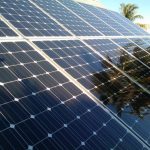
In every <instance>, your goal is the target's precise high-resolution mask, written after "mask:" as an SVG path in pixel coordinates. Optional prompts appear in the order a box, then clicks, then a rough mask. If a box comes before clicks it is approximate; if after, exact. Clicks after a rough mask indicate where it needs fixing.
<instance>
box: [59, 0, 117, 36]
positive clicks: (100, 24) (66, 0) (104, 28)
mask: <svg viewBox="0 0 150 150" xmlns="http://www.w3.org/2000/svg"><path fill="white" fill-rule="evenodd" d="M60 2H61V3H62V4H64V5H65V6H66V7H68V8H69V9H70V10H72V11H73V12H75V13H76V14H77V15H78V16H80V17H81V18H83V19H84V20H85V21H86V22H88V23H90V24H91V25H92V26H93V27H94V28H96V29H97V30H98V31H100V32H101V33H103V34H104V35H113V36H115V35H120V33H118V32H116V31H115V30H114V29H113V28H111V27H110V26H108V25H107V24H106V23H105V22H104V21H102V20H101V19H100V18H98V17H96V16H95V15H93V14H92V13H90V12H89V11H87V10H86V9H84V8H83V7H81V6H80V5H79V4H78V3H76V2H74V1H70V0H60Z"/></svg>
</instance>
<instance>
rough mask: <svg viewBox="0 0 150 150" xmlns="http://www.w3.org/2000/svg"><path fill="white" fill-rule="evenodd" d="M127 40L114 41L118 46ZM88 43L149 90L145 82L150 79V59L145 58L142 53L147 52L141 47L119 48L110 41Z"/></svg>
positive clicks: (101, 40)
mask: <svg viewBox="0 0 150 150" xmlns="http://www.w3.org/2000/svg"><path fill="white" fill-rule="evenodd" d="M126 40H127V39H113V41H115V42H116V43H117V44H120V43H121V41H126ZM119 41H120V43H119ZM127 41H128V40H127ZM86 42H87V43H88V44H89V45H90V46H92V47H93V48H94V49H95V50H96V51H97V52H98V53H100V54H101V55H102V56H104V57H105V58H107V59H108V60H109V61H110V62H111V63H112V64H114V65H115V66H117V67H118V68H119V69H121V70H122V71H123V72H125V73H127V74H128V75H129V76H131V77H132V78H133V79H135V80H136V81H138V82H139V83H141V84H142V85H143V86H144V87H145V88H147V89H149V85H148V84H147V83H146V82H144V83H143V81H144V80H145V79H148V77H149V76H150V69H149V67H148V66H149V58H150V57H143V55H141V53H144V54H145V52H144V51H143V50H140V49H139V47H137V46H136V47H132V46H130V45H129V47H124V45H121V44H120V46H121V47H119V46H118V45H116V44H115V43H113V42H112V41H110V40H108V39H99V40H98V39H96V40H86ZM122 43H123V42H122ZM128 44H129V43H128ZM123 48H124V49H125V50H126V51H127V52H129V54H128V53H127V52H126V51H124V49H123ZM131 48H132V49H131ZM130 54H132V55H130ZM133 56H135V57H136V58H137V59H135V58H134V57H133ZM146 56H147V55H146ZM140 61H142V62H143V63H144V64H147V65H148V66H145V65H143V64H142V63H141V62H140Z"/></svg>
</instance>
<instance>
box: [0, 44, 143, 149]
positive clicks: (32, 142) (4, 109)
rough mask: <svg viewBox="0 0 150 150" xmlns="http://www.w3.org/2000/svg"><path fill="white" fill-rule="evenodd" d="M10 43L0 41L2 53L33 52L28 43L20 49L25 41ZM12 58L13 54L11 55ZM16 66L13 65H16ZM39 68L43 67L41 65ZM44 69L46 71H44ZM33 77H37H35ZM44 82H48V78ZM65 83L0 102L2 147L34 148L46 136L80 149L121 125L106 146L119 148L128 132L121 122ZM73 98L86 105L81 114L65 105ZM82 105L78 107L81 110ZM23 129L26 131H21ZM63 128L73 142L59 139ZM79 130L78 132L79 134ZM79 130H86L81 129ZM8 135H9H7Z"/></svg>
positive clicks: (1, 85)
mask: <svg viewBox="0 0 150 150" xmlns="http://www.w3.org/2000/svg"><path fill="white" fill-rule="evenodd" d="M10 44H11V47H8V45H7V43H2V46H3V47H4V48H3V49H4V50H3V54H6V53H7V52H8V53H9V52H10V54H11V55H15V54H16V53H18V52H20V51H21V52H22V53H24V52H23V51H26V53H28V52H32V48H31V47H30V46H29V45H28V49H23V48H25V47H24V44H25V43H24V42H21V43H19V42H16V43H10ZM13 45H14V46H13ZM19 45H20V46H19ZM25 45H27V44H25ZM16 46H18V48H16ZM13 47H14V49H15V50H17V52H16V51H14V49H13ZM26 48H27V47H26ZM14 58H16V57H15V56H14ZM16 59H17V58H16ZM32 61H33V62H34V63H35V64H36V65H39V66H41V64H40V62H38V61H37V60H32ZM18 62H19V60H18ZM2 64H5V62H2ZM19 64H24V63H22V62H19V63H18V65H19ZM18 65H17V64H16V66H18ZM49 65H50V64H49ZM23 66H24V65H23ZM6 68H7V69H10V68H11V67H10V68H9V66H8V67H6ZM42 69H43V70H44V68H42ZM33 70H34V69H33ZM33 70H32V71H33ZM44 72H47V71H46V70H44ZM55 72H58V71H55ZM15 73H16V72H15ZM52 73H54V72H50V75H48V76H51V74H52ZM30 74H31V75H32V73H31V70H30ZM36 77H37V78H38V76H36ZM53 78H56V77H55V75H54V76H53ZM23 80H24V78H21V80H19V81H18V82H20V83H21V82H23ZM33 80H34V79H33ZM39 80H40V79H39ZM55 80H57V79H55ZM46 81H48V80H47V78H46ZM32 82H33V81H32ZM41 83H42V84H43V85H45V83H44V82H43V81H41ZM7 84H9V83H4V84H0V88H3V87H5V86H7ZM32 84H33V83H32ZM67 84H70V82H68V80H67V81H65V82H64V83H62V84H61V85H59V86H57V87H56V89H55V85H53V87H52V88H50V89H46V90H47V91H38V92H37V93H36V91H32V90H33V89H32V90H31V91H32V94H31V95H30V96H27V97H24V98H22V99H19V98H14V99H13V98H11V100H12V101H10V102H9V103H5V104H4V105H1V117H2V119H3V121H2V122H3V126H1V127H3V129H2V130H1V133H0V134H1V135H2V139H1V140H2V141H3V144H5V143H6V140H7V145H3V146H4V148H14V146H17V147H18V146H19V147H20V148H21V147H22V148H24V149H25V148H28V149H33V148H34V147H38V145H39V144H42V142H44V141H45V140H48V139H52V140H54V142H53V143H55V142H56V141H57V144H60V145H61V147H63V148H66V149H70V148H80V147H82V146H83V145H86V144H88V141H89V140H91V138H92V137H93V136H94V137H97V138H99V134H100V135H101V132H102V131H103V130H106V131H105V133H103V140H102V142H103V143H105V136H106V133H107V131H109V128H112V127H113V128H116V129H117V128H120V130H122V131H123V132H120V133H118V134H117V136H116V135H115V137H113V138H109V139H110V140H111V141H112V140H113V141H112V142H109V145H107V146H108V147H110V148H113V147H120V146H121V145H120V144H121V143H122V142H124V141H126V140H124V138H128V137H129V136H130V134H129V133H128V132H127V131H126V130H125V129H123V128H122V127H121V126H120V125H118V124H117V123H116V121H114V120H113V118H111V117H110V116H109V115H108V114H106V113H105V112H104V111H103V110H102V109H101V108H100V107H99V106H97V105H96V104H95V103H94V102H93V101H92V100H91V99H89V98H88V97H87V96H85V95H84V94H83V93H82V92H81V91H79V93H78V94H73V93H72V91H70V88H69V87H68V86H67ZM25 85H28V84H25ZM32 86H33V85H32ZM39 86H41V84H39ZM70 86H71V85H70ZM45 87H46V86H45ZM71 87H72V86H71ZM6 88H7V87H6ZM11 88H13V87H11ZM28 88H31V87H28ZM34 88H35V87H34ZM62 88H64V89H65V91H64V90H63V93H61V95H59V94H60V93H58V91H61V90H62ZM60 89H61V90H60ZM11 90H12V89H11ZM11 90H9V92H11V93H12V91H11ZM13 90H14V89H13ZM22 90H23V89H22ZM5 92H6V91H5ZM24 92H25V91H24ZM40 92H41V93H40ZM44 92H45V94H44ZM56 92H57V95H56ZM26 94H27V93H26ZM40 94H41V95H40ZM62 94H63V95H64V94H65V97H62ZM72 94H73V95H72ZM52 95H53V96H52ZM59 96H60V97H59ZM66 96H67V97H66ZM38 97H39V98H38ZM46 97H47V98H48V97H49V98H53V100H54V99H55V101H49V102H48V101H45V100H44V99H43V98H45V99H47V98H46ZM37 99H38V101H37ZM40 99H41V100H40ZM73 99H74V100H75V101H76V102H78V103H79V104H80V106H83V108H85V111H84V112H81V114H76V113H75V112H76V111H75V112H74V109H73V108H74V106H73V105H72V106H71V105H68V103H69V102H71V101H72V100H73ZM5 100H6V99H5ZM47 100H48V99H47ZM75 101H74V102H75ZM70 106H71V107H70ZM83 108H82V109H81V110H82V111H83ZM75 110H76V109H75ZM62 112H63V113H64V114H63V113H62ZM77 112H79V111H77ZM101 113H103V116H102V117H100V116H99V115H98V114H101ZM18 114H19V115H18ZM104 114H105V115H104ZM89 116H91V119H92V120H93V122H91V121H90V120H89ZM50 118H51V119H52V120H53V124H55V126H53V125H52V124H51V122H50V121H49V119H50ZM54 118H55V119H54ZM102 118H103V119H102ZM104 120H105V121H104ZM94 121H96V122H97V121H100V122H97V124H94ZM107 126H108V127H107ZM109 126H110V127H109ZM25 128H26V129H27V130H24V129H25ZM101 129H103V130H101ZM64 130H66V131H68V130H69V135H70V134H71V135H72V136H73V139H74V140H73V139H72V140H73V141H72V140H71V139H70V138H69V139H68V140H67V139H66V142H67V143H66V142H64V143H62V142H61V140H62V138H61V139H60V135H62V136H63V137H64V136H66V134H65V135H64V133H63V131H64ZM78 130H79V131H80V135H79V132H78ZM82 130H84V131H86V132H82ZM93 130H94V131H93ZM70 131H71V132H70ZM114 131H116V130H114ZM12 133H13V134H12ZM85 133H86V134H85ZM8 134H9V136H7V135H8ZM108 134H109V133H108ZM108 134H107V135H108ZM10 137H11V138H13V145H12V141H11V140H10V139H9V138H10ZM33 137H34V138H33ZM77 139H78V142H77V143H74V141H75V140H77ZM118 139H122V140H118ZM55 140H56V141H55ZM107 140H108V138H107ZM8 141H9V142H8ZM16 142H17V143H16ZM72 142H73V143H72ZM135 142H136V141H135ZM100 143H101V142H99V144H100ZM66 144H67V145H66ZM131 146H132V145H131ZM138 146H140V147H142V145H141V144H140V143H139V144H138ZM19 147H18V148H19ZM45 147H46V145H45ZM89 147H92V144H91V143H89ZM46 148H48V147H46Z"/></svg>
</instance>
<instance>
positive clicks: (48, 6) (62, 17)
mask: <svg viewBox="0 0 150 150" xmlns="http://www.w3.org/2000/svg"><path fill="white" fill-rule="evenodd" d="M33 1H34V2H35V3H36V4H37V5H38V6H40V7H41V8H43V9H44V10H45V11H46V12H48V13H49V14H50V15H52V16H53V17H55V18H56V19H57V20H58V21H59V22H60V23H62V24H63V25H64V26H65V27H67V28H68V29H69V30H70V31H71V32H73V33H74V34H75V35H78V36H85V35H86V36H98V35H101V34H100V33H98V32H97V31H96V30H95V29H93V28H92V27H91V26H89V25H88V24H87V23H85V22H84V21H83V20H81V19H80V18H79V17H77V15H74V14H73V13H72V12H70V11H69V10H68V9H66V8H65V7H63V6H62V5H61V4H60V3H58V2H57V1H56V0H49V1H45V0H33Z"/></svg>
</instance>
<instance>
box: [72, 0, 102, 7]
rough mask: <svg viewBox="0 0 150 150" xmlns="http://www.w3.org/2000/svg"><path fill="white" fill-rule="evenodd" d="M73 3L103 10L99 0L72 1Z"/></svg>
mask: <svg viewBox="0 0 150 150" xmlns="http://www.w3.org/2000/svg"><path fill="white" fill-rule="evenodd" d="M74 1H77V2H80V3H85V4H90V5H93V6H97V7H103V8H104V6H103V5H102V4H101V2H100V1H99V0H74Z"/></svg>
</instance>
